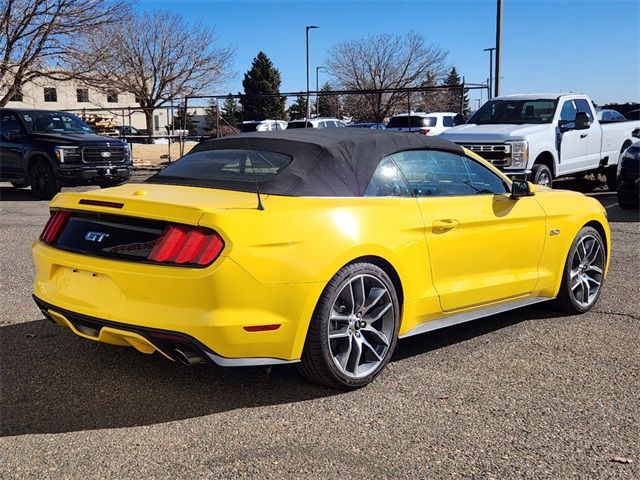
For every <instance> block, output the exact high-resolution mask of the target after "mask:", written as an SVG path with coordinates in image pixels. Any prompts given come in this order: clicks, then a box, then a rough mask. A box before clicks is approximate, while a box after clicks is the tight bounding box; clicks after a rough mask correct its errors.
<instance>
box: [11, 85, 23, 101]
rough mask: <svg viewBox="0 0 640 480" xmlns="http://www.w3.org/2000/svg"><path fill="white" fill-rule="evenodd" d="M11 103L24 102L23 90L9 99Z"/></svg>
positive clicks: (19, 90)
mask: <svg viewBox="0 0 640 480" xmlns="http://www.w3.org/2000/svg"><path fill="white" fill-rule="evenodd" d="M9 101H10V102H21V101H22V89H21V88H19V89H18V91H17V92H16V93H14V94H13V96H12V97H11V98H10V99H9Z"/></svg>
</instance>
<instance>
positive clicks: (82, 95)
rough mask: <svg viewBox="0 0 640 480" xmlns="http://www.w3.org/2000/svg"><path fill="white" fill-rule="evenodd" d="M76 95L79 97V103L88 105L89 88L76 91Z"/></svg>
mask: <svg viewBox="0 0 640 480" xmlns="http://www.w3.org/2000/svg"><path fill="white" fill-rule="evenodd" d="M76 95H77V96H78V103H87V102H88V101H89V90H88V89H87V88H78V89H76Z"/></svg>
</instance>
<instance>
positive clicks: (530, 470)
mask: <svg viewBox="0 0 640 480" xmlns="http://www.w3.org/2000/svg"><path fill="white" fill-rule="evenodd" d="M593 195H594V196H596V197H597V198H598V199H599V200H600V201H601V202H602V203H603V204H604V205H605V206H606V207H607V209H608V214H609V220H610V222H611V228H612V232H613V258H612V265H611V271H610V275H609V278H608V279H607V282H606V284H605V287H604V291H603V294H602V297H601V298H600V301H599V303H598V304H597V305H596V306H595V308H594V309H593V310H592V311H591V312H590V313H588V314H585V315H582V316H573V317H565V316H561V315H559V314H558V313H556V312H554V311H553V310H552V309H550V308H549V307H547V306H545V305H541V306H536V307H532V308H527V309H525V310H521V311H516V312H510V313H507V314H502V315H498V316H494V317H491V318H487V319H483V320H479V321H476V322H473V323H470V324H464V325H460V326H456V327H451V328H448V329H445V330H441V331H439V332H435V333H431V334H427V335H423V336H419V337H413V338H410V339H406V340H403V341H401V342H400V343H399V346H398V348H397V350H396V354H395V356H394V359H393V361H392V362H391V363H390V365H389V367H388V368H387V369H386V371H385V372H383V374H382V375H381V376H380V377H379V378H378V379H377V380H376V381H375V382H374V383H373V384H372V385H370V386H369V387H367V388H365V389H362V390H359V391H356V392H350V393H338V392H335V391H331V390H326V389H324V388H321V387H317V386H315V385H312V384H309V383H307V382H305V381H304V380H303V379H302V378H301V377H300V376H299V375H298V373H297V372H296V370H295V369H294V368H292V367H274V368H272V369H269V370H268V369H266V368H246V369H222V368H215V367H208V366H198V367H194V368H191V369H188V368H185V367H181V366H179V365H175V364H172V363H171V362H168V361H166V360H164V359H163V358H162V357H160V356H158V355H156V356H145V355H141V354H139V353H137V352H135V351H134V350H133V349H127V348H119V347H111V346H106V345H100V344H96V343H93V342H89V341H85V340H82V339H79V338H77V337H75V336H74V335H73V334H71V333H70V332H68V331H66V330H64V329H62V328H60V327H57V326H55V325H53V324H51V323H49V322H48V321H46V320H44V319H43V318H42V315H41V314H40V313H39V311H38V310H37V308H36V307H35V305H34V304H33V302H32V300H31V285H30V283H31V279H32V265H31V258H30V244H31V242H32V241H33V239H34V238H36V237H37V235H38V234H39V233H40V231H41V229H42V227H43V225H44V223H45V222H46V220H47V218H48V210H47V203H46V202H39V201H34V200H32V198H31V196H30V193H29V192H28V191H15V190H12V189H11V188H10V187H8V186H7V184H0V245H1V246H2V253H1V260H0V305H2V309H1V313H0V369H1V370H0V375H1V377H0V385H1V390H0V415H1V423H0V478H7V479H8V478H37V479H43V478H107V477H109V478H145V479H146V478H170V477H173V478H239V477H240V478H241V477H260V478H278V479H281V478H302V477H310V476H321V477H322V478H358V477H363V478H373V477H378V478H412V479H414V478H478V479H480V478H482V479H485V478H487V479H488V478H553V479H559V478H589V479H594V478H640V342H639V340H640V334H639V326H640V293H639V292H640V222H639V217H638V211H623V210H621V209H620V208H619V207H618V206H617V204H616V199H615V195H613V194H611V193H609V192H606V191H600V192H596V193H594V194H593ZM629 461H630V462H631V463H629Z"/></svg>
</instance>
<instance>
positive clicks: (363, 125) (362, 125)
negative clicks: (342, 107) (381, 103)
mask: <svg viewBox="0 0 640 480" xmlns="http://www.w3.org/2000/svg"><path fill="white" fill-rule="evenodd" d="M385 126H386V124H384V123H350V124H348V125H347V128H370V129H372V130H384V129H385Z"/></svg>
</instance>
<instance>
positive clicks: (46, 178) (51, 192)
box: [29, 160, 60, 200]
mask: <svg viewBox="0 0 640 480" xmlns="http://www.w3.org/2000/svg"><path fill="white" fill-rule="evenodd" d="M29 180H30V183H31V191H32V192H33V195H34V196H35V197H36V198H37V199H39V200H51V199H52V198H53V197H55V196H56V193H58V192H59V191H60V187H59V186H58V185H57V183H56V177H55V175H54V174H53V169H52V168H51V165H49V162H47V161H45V160H38V161H36V162H35V163H34V164H33V166H32V167H31V169H30V170H29Z"/></svg>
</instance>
